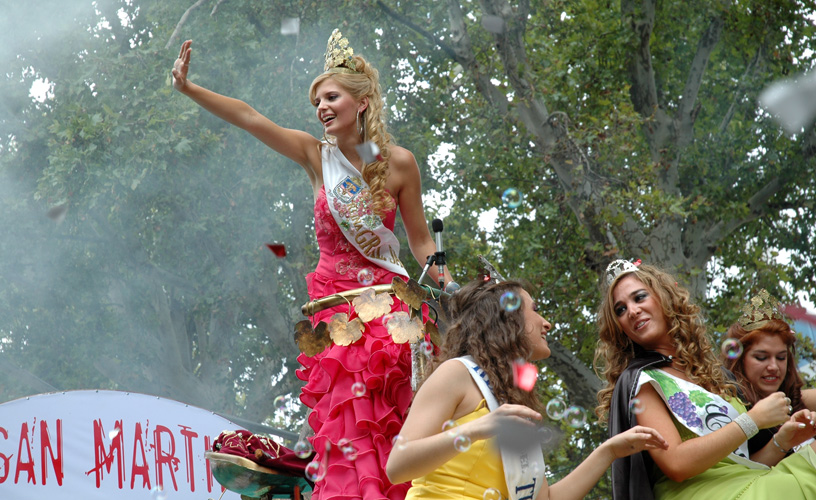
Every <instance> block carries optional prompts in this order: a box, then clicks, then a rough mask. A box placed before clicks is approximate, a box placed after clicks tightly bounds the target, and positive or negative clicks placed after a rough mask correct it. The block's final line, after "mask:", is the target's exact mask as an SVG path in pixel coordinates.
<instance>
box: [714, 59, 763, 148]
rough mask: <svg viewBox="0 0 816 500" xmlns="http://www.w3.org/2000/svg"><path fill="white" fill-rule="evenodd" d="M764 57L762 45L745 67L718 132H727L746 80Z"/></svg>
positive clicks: (720, 133)
mask: <svg viewBox="0 0 816 500" xmlns="http://www.w3.org/2000/svg"><path fill="white" fill-rule="evenodd" d="M761 58H762V47H761V46H760V47H759V48H758V49H757V51H756V54H754V57H753V58H752V59H751V61H750V62H749V63H748V65H747V66H746V67H745V71H744V72H743V73H742V77H740V81H739V84H738V85H737V90H736V91H735V92H734V99H733V100H732V101H731V105H730V106H729V107H728V111H727V112H726V113H725V116H723V119H722V121H721V122H720V126H719V127H718V128H717V134H718V135H722V134H724V133H725V129H726V128H728V124H729V123H731V119H732V118H733V117H734V112H735V111H736V109H737V104H738V103H739V102H740V101H741V100H742V96H743V92H744V90H745V81H746V80H747V79H748V76H749V75H750V74H751V73H753V71H754V69H755V68H756V67H757V64H758V63H759V60H760V59H761Z"/></svg>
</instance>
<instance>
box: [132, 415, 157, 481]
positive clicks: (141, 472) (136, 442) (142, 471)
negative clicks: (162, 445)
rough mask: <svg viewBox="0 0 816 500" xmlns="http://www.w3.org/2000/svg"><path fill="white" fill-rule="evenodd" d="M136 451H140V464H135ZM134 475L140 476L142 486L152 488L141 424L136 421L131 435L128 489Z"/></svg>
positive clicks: (134, 479)
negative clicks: (131, 458)
mask: <svg viewBox="0 0 816 500" xmlns="http://www.w3.org/2000/svg"><path fill="white" fill-rule="evenodd" d="M136 451H141V452H142V465H136ZM136 476H142V488H147V489H148V490H149V489H152V488H151V486H150V468H149V467H148V466H147V454H146V453H145V449H144V442H143V441H142V424H141V422H136V430H135V431H134V435H133V461H132V465H131V468H130V489H133V484H134V482H135V481H136Z"/></svg>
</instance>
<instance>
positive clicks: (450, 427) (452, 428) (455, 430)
mask: <svg viewBox="0 0 816 500" xmlns="http://www.w3.org/2000/svg"><path fill="white" fill-rule="evenodd" d="M442 432H447V433H448V435H449V436H456V435H457V434H459V424H457V423H456V420H448V421H447V422H445V423H444V424H442Z"/></svg>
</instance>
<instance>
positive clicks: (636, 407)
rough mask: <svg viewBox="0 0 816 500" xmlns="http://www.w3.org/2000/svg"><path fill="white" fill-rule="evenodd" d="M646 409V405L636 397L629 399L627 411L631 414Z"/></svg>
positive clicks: (639, 412) (637, 413)
mask: <svg viewBox="0 0 816 500" xmlns="http://www.w3.org/2000/svg"><path fill="white" fill-rule="evenodd" d="M645 409H646V405H645V403H644V402H643V401H641V400H639V399H638V398H632V401H629V411H630V412H631V413H632V414H633V415H640V414H641V413H643V410H645Z"/></svg>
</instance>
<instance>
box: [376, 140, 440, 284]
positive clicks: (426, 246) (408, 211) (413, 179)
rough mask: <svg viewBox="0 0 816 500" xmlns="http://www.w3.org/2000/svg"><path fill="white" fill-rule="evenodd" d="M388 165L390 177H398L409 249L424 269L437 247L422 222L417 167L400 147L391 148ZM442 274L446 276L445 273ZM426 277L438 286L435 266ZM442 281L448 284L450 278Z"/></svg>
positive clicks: (420, 193) (425, 222)
mask: <svg viewBox="0 0 816 500" xmlns="http://www.w3.org/2000/svg"><path fill="white" fill-rule="evenodd" d="M389 163H390V168H391V175H394V176H396V177H397V182H398V184H397V185H398V186H399V193H397V195H398V199H399V211H400V215H401V216H402V223H403V225H405V232H406V234H407V235H408V246H409V247H410V249H411V254H413V256H414V258H415V259H416V261H417V262H418V263H419V265H420V267H425V262H426V261H427V259H428V256H429V255H432V254H434V253H435V252H436V243H435V242H434V240H433V238H431V232H430V231H429V230H428V221H427V220H426V219H425V209H424V207H423V205H422V182H421V180H420V176H419V165H417V162H416V158H414V155H413V154H412V153H411V152H410V151H408V150H407V149H405V148H402V147H399V146H392V148H391V158H390V160H389ZM445 272H446V273H447V269H445ZM428 275H429V276H430V277H431V278H432V279H433V280H434V281H436V282H437V283H438V282H439V278H438V272H437V266H431V269H429V270H428ZM445 281H446V282H447V281H450V276H447V278H446V280H445Z"/></svg>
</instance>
